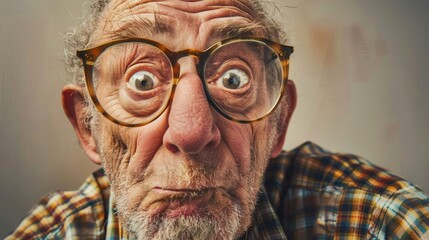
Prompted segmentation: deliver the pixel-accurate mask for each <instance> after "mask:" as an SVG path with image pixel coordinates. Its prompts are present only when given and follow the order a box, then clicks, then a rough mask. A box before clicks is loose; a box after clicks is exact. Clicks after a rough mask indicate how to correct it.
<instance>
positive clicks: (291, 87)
mask: <svg viewBox="0 0 429 240" xmlns="http://www.w3.org/2000/svg"><path fill="white" fill-rule="evenodd" d="M282 101H283V103H282V106H281V108H282V110H281V111H282V112H281V114H280V119H279V125H278V129H279V131H280V132H279V136H278V139H277V143H276V145H275V146H274V148H273V151H272V152H271V158H276V157H277V156H278V155H280V153H281V152H282V150H283V145H284V142H285V138H286V132H287V128H288V126H289V121H290V119H291V118H292V115H293V112H294V111H295V107H296V103H297V93H296V87H295V83H294V82H293V81H292V80H288V83H287V85H286V93H285V98H283V100H282Z"/></svg>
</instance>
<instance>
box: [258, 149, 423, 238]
mask: <svg viewBox="0 0 429 240" xmlns="http://www.w3.org/2000/svg"><path fill="white" fill-rule="evenodd" d="M265 185H266V188H267V191H268V192H269V195H270V197H271V200H272V203H273V205H274V206H275V207H276V208H277V209H279V211H283V212H287V214H286V215H287V216H288V217H290V219H289V221H299V220H301V221H302V220H303V219H302V218H307V219H306V221H307V223H306V224H308V226H305V227H309V228H310V227H313V228H314V229H319V230H317V231H319V232H320V229H321V226H323V229H324V230H323V231H324V232H325V233H326V234H328V233H330V234H335V236H339V237H341V236H344V237H348V236H359V237H363V236H368V235H369V236H371V237H373V238H376V239H379V238H384V237H383V236H386V235H387V236H389V237H392V236H396V237H399V238H402V237H412V238H413V237H414V238H417V237H419V238H420V237H422V236H425V235H424V234H428V233H427V232H428V229H429V200H428V196H427V195H426V194H425V193H423V191H422V190H421V189H419V188H418V187H417V186H415V185H414V184H412V183H410V182H408V181H406V180H404V179H402V178H401V177H398V176H396V175H394V174H392V173H390V172H389V171H387V170H385V169H383V168H381V167H378V166H376V165H374V164H372V163H371V162H369V161H367V160H366V159H363V158H361V157H359V156H356V155H353V154H344V153H332V152H329V151H327V150H324V149H323V148H321V147H319V146H318V145H316V144H314V143H311V142H307V143H304V144H302V145H301V146H300V147H298V148H296V149H294V150H292V151H290V152H284V153H282V155H281V156H279V157H278V158H276V159H272V161H271V163H270V165H269V166H268V168H267V173H266V182H265ZM298 211H299V213H298ZM322 214H324V215H325V216H322ZM309 219H314V221H313V222H312V221H310V220H309ZM310 225H311V226H310ZM328 226H330V227H328ZM315 231H316V230H315ZM323 231H322V232H323ZM351 233H354V234H355V235H349V234H351ZM328 235H329V234H328Z"/></svg>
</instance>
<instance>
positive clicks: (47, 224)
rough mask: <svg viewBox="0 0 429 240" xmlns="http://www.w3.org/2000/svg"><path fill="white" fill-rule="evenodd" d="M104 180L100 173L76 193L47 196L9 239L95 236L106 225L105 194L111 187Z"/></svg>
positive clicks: (69, 192) (94, 175)
mask: <svg viewBox="0 0 429 240" xmlns="http://www.w3.org/2000/svg"><path fill="white" fill-rule="evenodd" d="M104 178H105V177H104V174H103V172H102V171H101V170H99V171H97V172H94V173H93V174H92V175H91V176H90V177H88V178H87V179H86V181H85V182H84V184H83V185H82V186H81V187H80V188H79V189H78V190H77V191H62V192H54V193H51V194H48V195H46V196H44V197H43V198H42V199H41V200H40V201H39V202H38V203H37V204H36V205H35V206H34V207H33V208H32V209H31V210H30V212H29V214H28V215H27V216H26V217H25V218H24V219H23V220H22V221H21V223H20V224H19V226H18V227H17V228H16V229H15V230H14V232H13V233H12V234H11V235H10V236H8V237H6V239H52V238H58V237H60V238H61V237H62V236H66V235H65V233H66V232H67V236H74V237H75V236H87V237H91V236H94V235H93V234H94V232H95V231H99V228H100V227H102V225H103V223H102V222H103V221H104V204H105V203H104V202H105V201H104V197H103V191H104V190H105V188H106V187H108V183H107V179H104ZM70 234H71V235H70Z"/></svg>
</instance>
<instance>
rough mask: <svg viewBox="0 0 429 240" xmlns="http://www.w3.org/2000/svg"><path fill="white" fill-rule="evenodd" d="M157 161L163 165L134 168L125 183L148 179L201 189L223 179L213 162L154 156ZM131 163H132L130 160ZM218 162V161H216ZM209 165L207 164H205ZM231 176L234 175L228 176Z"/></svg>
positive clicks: (197, 158)
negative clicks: (162, 162) (163, 162)
mask: <svg viewBox="0 0 429 240" xmlns="http://www.w3.org/2000/svg"><path fill="white" fill-rule="evenodd" d="M155 158H157V159H164V160H161V161H165V162H166V163H165V164H153V163H152V162H151V163H149V164H148V165H147V166H144V167H142V168H135V169H133V170H131V172H130V174H128V176H129V178H128V179H127V182H129V183H130V184H132V185H133V184H137V183H139V182H143V181H145V180H149V179H157V180H158V181H159V180H162V184H161V185H165V186H181V187H183V188H188V187H189V188H192V189H197V190H198V189H202V188H205V187H207V185H212V184H213V183H216V182H219V180H220V179H219V178H222V177H224V176H223V175H225V173H224V172H221V171H219V167H218V166H216V165H215V164H213V161H212V160H210V161H208V160H202V159H201V158H200V157H198V156H193V157H190V156H186V157H185V158H184V159H183V158H182V159H180V160H179V159H178V160H176V159H172V160H171V159H168V160H165V158H163V157H162V156H161V157H159V156H156V157H155ZM131 161H133V160H132V159H131ZM217 161H218V162H219V160H217ZM210 162H211V163H210ZM207 163H209V164H207ZM228 175H230V176H233V175H234V174H232V173H230V174H228Z"/></svg>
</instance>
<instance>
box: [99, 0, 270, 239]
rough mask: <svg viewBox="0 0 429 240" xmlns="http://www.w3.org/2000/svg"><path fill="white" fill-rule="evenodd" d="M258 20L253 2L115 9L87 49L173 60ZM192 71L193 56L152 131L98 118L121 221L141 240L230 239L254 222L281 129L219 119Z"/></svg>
mask: <svg viewBox="0 0 429 240" xmlns="http://www.w3.org/2000/svg"><path fill="white" fill-rule="evenodd" d="M154 12H155V13H154ZM255 16H256V13H255V11H254V10H253V8H252V6H251V5H250V4H249V3H248V2H247V1H237V0H222V1H221V0H214V1H129V0H116V1H112V2H111V3H110V4H109V5H108V6H107V9H106V10H105V15H103V18H102V19H101V21H100V23H99V25H98V28H97V31H96V32H95V33H94V35H93V38H92V42H91V44H92V45H96V44H99V43H104V42H106V41H109V40H113V39H118V38H124V37H139V38H149V39H152V40H155V41H157V42H159V43H161V44H163V45H164V46H166V47H167V48H169V49H170V50H172V51H180V50H183V49H198V50H204V49H206V48H207V47H209V46H210V45H212V44H213V43H215V42H218V41H220V40H222V39H223V38H225V36H222V34H219V33H220V32H222V31H219V29H222V28H224V27H225V26H234V25H237V26H242V25H246V24H248V25H249V24H250V23H251V22H253V20H254V17H255ZM249 26H250V25H249ZM262 32H263V31H260V35H261V37H264V36H263V35H262ZM255 34H257V33H255ZM196 63H197V59H195V58H194V57H192V56H187V57H183V58H182V59H180V60H179V64H180V81H179V84H178V86H177V89H176V91H175V94H174V98H173V101H172V103H171V105H170V107H169V108H168V109H167V110H166V111H165V112H164V113H163V114H162V115H161V116H160V117H159V118H158V119H157V120H155V121H154V122H152V123H150V124H148V125H145V126H143V127H138V128H127V127H122V126H119V125H115V124H113V123H111V122H109V121H108V120H106V119H104V118H97V119H98V120H97V122H96V124H95V127H94V129H93V135H94V138H95V140H96V143H97V149H98V152H99V154H100V157H101V159H102V162H103V166H104V168H105V170H106V173H107V175H108V177H109V179H110V181H111V186H112V193H113V194H114V196H115V199H116V204H117V207H118V212H119V213H120V217H121V220H122V221H123V222H124V224H125V225H126V226H127V228H128V230H129V231H130V232H131V233H133V234H135V235H137V237H138V238H148V239H155V238H164V239H172V238H176V239H179V238H180V239H182V238H190V236H192V237H193V238H194V239H197V238H198V237H201V238H202V239H206V238H209V237H210V238H215V239H231V238H236V237H239V236H240V234H242V233H243V232H244V231H245V230H246V229H247V227H248V226H249V224H250V221H251V219H252V212H253V209H254V204H255V201H256V198H257V194H258V191H259V188H260V182H261V179H262V176H263V173H264V170H265V167H266V165H267V162H268V159H269V157H270V155H271V152H272V149H273V146H274V145H275V144H276V140H277V137H278V134H277V130H276V127H275V126H273V125H270V122H271V123H272V121H270V120H263V121H259V122H257V123H252V124H238V123H235V122H232V121H229V120H227V119H225V118H224V117H222V116H221V115H219V114H218V113H217V112H216V111H214V110H213V109H212V108H211V106H210V105H209V103H208V101H207V99H206V96H205V93H204V90H203V86H202V83H201V80H200V79H199V76H198V74H197V72H196V69H195V65H196Z"/></svg>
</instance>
